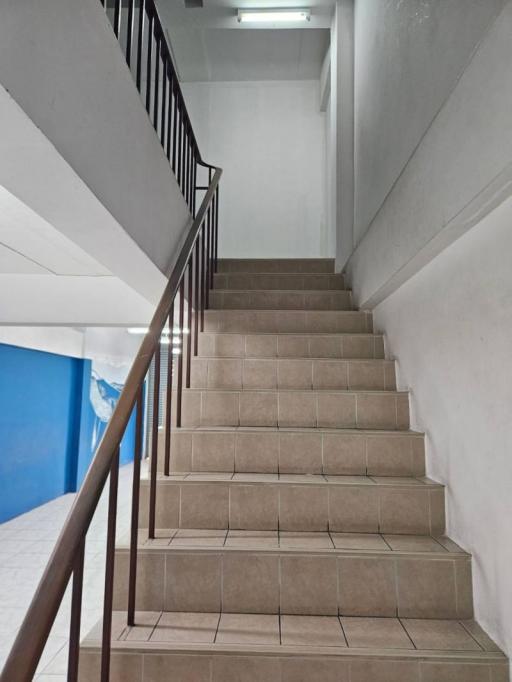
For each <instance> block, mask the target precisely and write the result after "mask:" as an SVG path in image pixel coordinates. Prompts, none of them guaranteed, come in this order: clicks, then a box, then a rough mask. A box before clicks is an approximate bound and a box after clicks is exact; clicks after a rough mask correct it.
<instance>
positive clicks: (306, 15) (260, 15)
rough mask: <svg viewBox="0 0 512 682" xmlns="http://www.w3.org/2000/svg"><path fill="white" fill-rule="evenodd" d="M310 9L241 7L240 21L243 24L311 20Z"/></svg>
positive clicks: (239, 12)
mask: <svg viewBox="0 0 512 682" xmlns="http://www.w3.org/2000/svg"><path fill="white" fill-rule="evenodd" d="M310 19H311V10H309V9H297V8H294V9H239V10H238V21H239V22H240V23H242V24H246V23H249V22H250V23H254V24H277V23H279V24H286V23H294V22H296V21H309V20H310Z"/></svg>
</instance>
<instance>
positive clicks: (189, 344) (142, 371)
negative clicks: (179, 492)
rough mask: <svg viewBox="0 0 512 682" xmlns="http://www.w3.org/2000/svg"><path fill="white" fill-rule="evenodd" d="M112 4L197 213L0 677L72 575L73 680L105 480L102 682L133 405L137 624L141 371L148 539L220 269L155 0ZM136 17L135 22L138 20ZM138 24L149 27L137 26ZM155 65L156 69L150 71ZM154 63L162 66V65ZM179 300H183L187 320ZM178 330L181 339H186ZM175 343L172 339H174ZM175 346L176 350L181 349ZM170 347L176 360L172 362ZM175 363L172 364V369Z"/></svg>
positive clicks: (213, 187) (213, 178)
mask: <svg viewBox="0 0 512 682" xmlns="http://www.w3.org/2000/svg"><path fill="white" fill-rule="evenodd" d="M102 4H105V2H104V0H102ZM109 7H110V8H112V9H113V26H114V32H115V33H116V36H118V38H119V37H121V27H122V25H123V23H124V22H123V17H124V14H125V12H126V24H125V27H126V31H125V41H126V44H125V47H124V49H126V59H127V62H128V65H129V66H130V68H132V71H133V68H134V70H135V74H134V75H135V81H136V84H137V87H138V89H139V92H141V95H142V94H144V95H145V97H144V98H145V102H146V108H147V111H148V115H149V116H150V117H151V120H152V121H153V125H154V127H155V130H156V132H157V134H158V135H159V137H160V141H161V143H162V147H163V149H164V151H165V153H166V155H167V158H168V159H169V162H170V164H171V167H172V169H173V172H174V173H175V175H176V178H177V180H178V183H179V185H180V188H181V190H182V192H183V195H184V197H185V199H186V201H187V203H188V206H189V207H190V210H191V213H192V214H193V215H194V216H195V217H194V221H193V224H192V227H191V228H190V230H189V233H188V235H187V237H186V240H185V243H184V245H183V248H182V250H181V252H180V255H179V257H178V260H177V262H176V265H175V267H174V269H173V271H172V274H171V276H170V278H169V281H168V284H167V286H166V288H165V291H164V293H163V296H162V298H161V300H160V303H159V304H158V307H157V309H156V311H155V314H154V316H153V319H152V321H151V324H150V326H149V330H148V332H147V334H146V336H145V337H144V339H143V341H142V344H141V347H140V350H139V352H138V353H137V356H136V358H135V360H134V363H133V365H132V367H131V369H130V372H129V374H128V377H127V380H126V383H125V386H124V388H123V391H122V392H121V395H120V397H119V400H118V402H117V405H116V408H115V410H114V412H113V414H112V417H111V419H110V421H109V424H108V426H107V428H106V430H105V433H104V436H103V438H102V440H101V443H100V445H99V447H98V449H97V451H96V453H95V455H94V458H93V460H92V462H91V465H90V467H89V470H88V472H87V475H86V477H85V480H84V482H83V485H82V487H81V489H80V491H79V493H78V494H77V497H76V499H75V502H74V504H73V507H72V509H71V511H70V513H69V515H68V518H67V520H66V522H65V524H64V527H63V529H62V532H61V534H60V536H59V538H58V540H57V543H56V545H55V548H54V550H53V553H52V555H51V557H50V559H49V561H48V564H47V566H46V569H45V571H44V573H43V576H42V578H41V581H40V583H39V585H38V588H37V590H36V593H35V595H34V598H33V599H32V602H31V604H30V607H29V609H28V611H27V614H26V616H25V619H24V621H23V624H22V626H21V628H20V630H19V632H18V635H17V637H16V640H15V642H14V644H13V647H12V649H11V652H10V654H9V657H8V659H7V661H6V663H5V666H4V669H3V671H2V675H1V677H0V680H1V682H28V681H29V680H32V679H33V676H34V674H35V672H36V669H37V666H38V663H39V660H40V658H41V655H42V653H43V651H44V647H45V644H46V641H47V639H48V636H49V633H50V630H51V628H52V625H53V623H54V621H55V618H56V616H57V613H58V611H59V608H60V606H61V603H62V601H63V597H64V594H65V591H66V589H67V587H68V584H69V583H70V581H72V594H71V618H70V630H69V655H68V676H67V679H68V682H75V681H76V680H77V679H78V663H79V651H80V624H81V612H82V586H83V575H84V557H85V540H86V535H87V531H88V529H89V526H90V524H91V521H92V518H93V515H94V512H95V510H96V508H97V505H98V502H99V499H100V497H101V495H102V492H103V490H104V488H105V486H106V483H107V478H108V479H109V486H108V487H109V490H108V519H107V540H106V567H105V588H104V600H103V624H102V639H101V673H100V680H101V682H108V680H109V675H110V649H111V630H112V611H113V594H114V559H115V536H116V521H117V490H118V472H119V450H120V444H121V440H122V438H123V435H124V432H125V430H126V427H127V424H128V422H129V419H130V416H131V414H132V412H133V409H134V408H136V411H137V412H136V431H135V456H134V465H133V483H132V509H131V531H130V562H129V578H128V599H127V605H126V611H127V624H128V625H133V624H134V623H135V597H136V586H137V552H138V544H137V543H138V535H139V534H138V528H139V500H140V469H141V458H142V451H143V446H142V439H143V396H144V386H145V382H146V376H147V373H148V371H149V368H150V366H151V363H154V377H155V379H154V385H153V391H152V395H151V396H149V400H151V401H152V407H153V410H152V424H151V466H150V477H149V478H150V484H149V485H150V494H149V517H148V518H149V524H148V525H149V528H148V535H149V537H150V538H154V537H155V518H156V513H155V510H156V496H157V471H158V419H159V412H160V399H161V396H162V395H164V394H165V395H166V401H165V442H164V453H163V454H164V463H163V470H164V474H165V475H167V476H168V475H169V470H170V449H171V428H172V424H173V422H174V424H175V425H176V426H177V427H179V426H181V404H182V391H183V385H184V384H185V386H186V387H190V377H191V359H192V355H197V353H198V339H199V333H200V331H203V328H204V310H205V308H208V301H209V290H210V288H211V286H212V284H213V273H214V271H215V270H216V268H217V252H218V208H219V203H218V197H219V194H218V190H219V180H220V176H221V174H222V170H221V169H220V168H216V167H214V166H210V165H208V164H206V163H204V162H203V160H202V158H201V156H200V153H199V149H198V146H197V142H196V140H195V137H194V133H193V131H192V126H191V123H190V119H189V116H188V113H187V109H186V106H185V102H184V99H183V96H182V93H181V89H180V86H179V83H178V79H177V76H176V72H175V70H174V67H173V65H172V61H171V57H170V50H169V48H168V45H167V42H166V39H165V36H164V32H163V29H162V25H161V23H160V20H159V17H158V13H157V11H156V8H155V5H154V2H153V0H140V2H139V0H137V2H135V0H127V2H126V0H123V2H121V0H110V4H109ZM109 7H107V10H108V9H109ZM136 15H137V16H136ZM136 19H137V21H135V20H136ZM145 25H146V29H145V28H144V26H145ZM135 28H136V29H137V30H136V31H135ZM144 54H146V78H147V80H146V85H144V84H143V83H142V78H141V74H142V63H143V55H144ZM134 55H136V56H135V67H133V63H134V62H133V60H134ZM152 55H158V58H157V59H154V60H152ZM152 63H153V65H154V69H152V66H151V64H152ZM160 66H162V69H161V70H160ZM155 83H160V85H159V86H158V87H153V88H152V84H155ZM143 91H144V93H143ZM152 92H153V95H152V94H151V93H152ZM159 98H160V99H159ZM159 101H160V104H159ZM198 166H203V167H205V168H207V169H208V184H207V185H206V186H203V187H198V186H197V167H198ZM198 190H203V191H206V193H205V195H204V197H203V200H202V202H201V205H200V208H199V209H198V210H197V211H196V192H197V191H198ZM185 301H186V302H187V310H186V318H187V319H186V320H185ZM177 304H178V305H177ZM176 311H178V320H177V322H175V312H176ZM167 325H168V328H169V337H168V339H166V341H168V343H167V344H166V345H165V346H164V345H162V339H163V337H162V333H163V331H164V329H165V327H166V326H167ZM186 330H188V333H187V334H185V333H184V332H185V331H186ZM185 336H186V343H185V342H184V341H185ZM173 339H174V340H175V342H176V343H173ZM162 348H166V349H167V353H168V356H167V367H168V371H167V376H166V377H165V379H164V383H165V384H166V385H164V386H162V381H161V376H160V375H161V371H160V370H161V354H162V352H165V351H162ZM178 349H180V351H179V353H178ZM175 353H176V355H175V359H177V362H176V363H173V358H174V354H175ZM174 364H176V365H177V366H176V367H174ZM174 375H176V376H174ZM174 379H175V381H176V388H175V389H174V388H173V381H174ZM173 407H175V416H174V419H173V418H172V417H171V413H172V412H173Z"/></svg>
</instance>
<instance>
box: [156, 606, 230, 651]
mask: <svg viewBox="0 0 512 682" xmlns="http://www.w3.org/2000/svg"><path fill="white" fill-rule="evenodd" d="M218 623H219V614H218V613H162V617H161V618H160V620H159V622H158V627H156V628H155V629H154V630H153V633H152V635H151V639H150V641H151V642H175V643H177V642H181V643H191V644H192V643H203V644H208V643H213V642H214V640H215V633H216V631H217V625H218Z"/></svg>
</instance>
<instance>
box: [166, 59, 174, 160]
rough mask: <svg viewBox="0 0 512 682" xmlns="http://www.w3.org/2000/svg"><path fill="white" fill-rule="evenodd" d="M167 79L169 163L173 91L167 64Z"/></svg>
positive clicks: (168, 157)
mask: <svg viewBox="0 0 512 682" xmlns="http://www.w3.org/2000/svg"><path fill="white" fill-rule="evenodd" d="M167 69H168V73H167V78H168V79H169V95H168V98H167V99H168V102H167V159H168V160H169V163H170V162H171V134H172V128H171V124H172V89H173V84H172V72H171V73H169V65H168V64H167Z"/></svg>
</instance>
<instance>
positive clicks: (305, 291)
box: [210, 287, 352, 295]
mask: <svg viewBox="0 0 512 682" xmlns="http://www.w3.org/2000/svg"><path fill="white" fill-rule="evenodd" d="M210 291H215V292H218V293H221V294H222V293H223V294H239V293H243V294H259V293H265V294H267V293H270V294H315V295H316V294H326V295H327V294H342V293H352V289H225V288H220V287H215V289H211V290H210Z"/></svg>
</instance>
